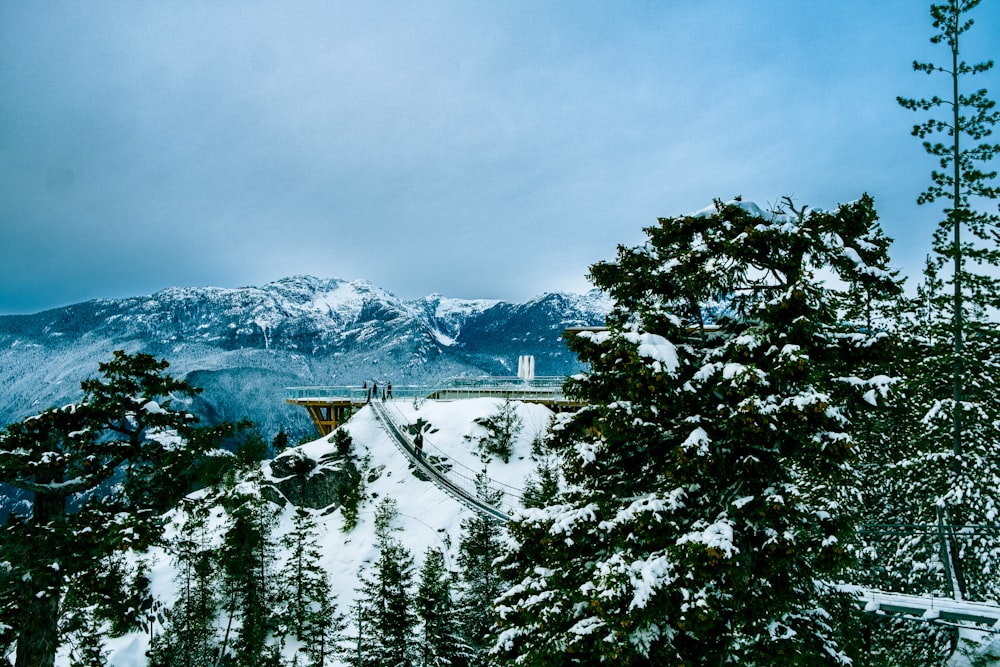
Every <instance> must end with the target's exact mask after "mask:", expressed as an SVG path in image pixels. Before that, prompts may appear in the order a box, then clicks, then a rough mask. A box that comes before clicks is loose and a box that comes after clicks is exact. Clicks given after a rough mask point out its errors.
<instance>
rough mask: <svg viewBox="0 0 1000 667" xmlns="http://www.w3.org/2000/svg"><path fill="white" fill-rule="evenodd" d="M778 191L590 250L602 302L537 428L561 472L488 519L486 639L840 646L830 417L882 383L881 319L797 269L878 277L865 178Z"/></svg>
mask: <svg viewBox="0 0 1000 667" xmlns="http://www.w3.org/2000/svg"><path fill="white" fill-rule="evenodd" d="M786 207H787V211H785V212H781V211H779V212H775V213H773V214H766V213H764V212H762V211H760V210H759V209H757V208H756V207H755V206H753V205H749V204H744V203H742V202H739V201H737V202H732V203H730V204H722V203H721V202H717V204H716V208H715V210H714V211H711V212H705V213H703V214H696V215H692V216H683V217H679V218H672V219H661V220H660V224H659V225H658V226H655V227H651V228H648V229H647V230H646V233H647V235H648V240H647V242H646V243H645V244H644V245H642V246H639V247H636V248H627V247H620V248H619V251H618V258H617V261H615V262H603V263H599V264H596V265H594V266H593V267H592V268H591V274H590V275H591V279H592V281H593V282H594V283H595V284H596V285H597V286H598V287H599V288H601V289H603V290H604V291H606V292H607V293H608V294H609V295H610V296H611V298H612V300H613V302H614V307H613V310H612V312H611V313H610V315H609V316H608V319H607V325H608V328H607V331H603V332H584V333H579V334H577V335H576V336H573V337H570V338H569V340H568V342H569V345H570V347H571V348H572V349H573V350H574V351H575V352H576V353H577V354H578V355H579V357H580V359H581V361H582V362H584V363H585V364H587V365H588V367H589V369H590V370H589V372H587V373H585V374H583V375H581V376H577V377H575V378H573V379H571V380H570V381H569V382H568V384H567V386H566V391H567V392H568V393H569V394H570V395H572V396H574V397H576V398H579V399H582V400H583V401H585V402H586V403H587V405H586V407H584V408H582V409H581V410H579V411H578V412H576V413H575V414H572V415H562V416H560V418H559V420H558V421H557V423H556V424H555V426H554V427H553V430H552V432H553V439H552V444H553V446H554V447H555V448H556V449H557V450H558V451H559V452H560V455H561V457H562V459H563V462H564V463H563V469H562V473H563V478H564V479H565V482H566V487H565V489H564V490H563V491H561V492H560V494H559V495H558V496H557V498H556V500H555V501H554V502H553V503H551V504H550V505H548V506H547V507H545V508H542V509H540V510H528V511H525V512H523V513H522V514H520V515H519V516H518V517H515V520H514V521H513V522H512V523H511V524H510V525H509V526H508V530H509V532H510V534H511V538H512V546H511V548H510V550H509V552H508V553H507V554H506V555H505V557H504V560H503V569H502V572H503V574H504V576H505V578H506V580H507V583H508V585H509V588H508V590H507V591H506V593H505V594H504V596H503V597H502V598H501V599H500V601H499V602H498V612H499V617H500V624H501V633H500V636H499V639H498V641H497V644H496V648H495V649H494V655H495V656H496V657H497V658H498V659H501V660H507V661H512V662H513V661H516V662H517V663H518V664H531V665H546V664H560V665H562V664H577V663H588V664H590V663H593V662H600V661H603V662H607V663H612V664H623V665H628V664H630V665H682V664H688V665H690V664H702V665H707V664H741V665H779V664H789V665H800V664H810V665H814V664H844V663H846V662H847V660H848V656H847V655H846V653H845V647H842V646H840V645H838V636H837V633H836V631H835V630H834V629H833V628H832V626H831V619H832V618H835V617H837V616H838V615H840V614H843V613H847V612H848V610H849V607H848V602H847V601H846V600H844V599H843V596H841V595H839V594H838V593H837V592H836V591H834V590H831V588H830V587H829V586H828V585H827V584H826V583H825V582H829V581H834V580H836V579H837V578H838V575H839V574H841V573H843V572H844V571H845V568H846V567H848V566H849V565H850V562H851V558H850V553H849V549H848V543H849V542H850V540H851V538H852V535H853V529H854V521H855V516H854V512H853V508H854V507H856V505H857V502H858V491H857V488H856V487H855V486H854V483H853V472H852V467H851V466H852V460H853V458H854V456H855V450H856V442H855V440H854V438H853V436H852V417H853V415H854V414H855V412H856V411H857V410H861V409H864V406H865V405H866V401H864V400H863V397H864V396H866V395H868V396H869V397H871V396H874V397H878V396H881V395H882V394H883V393H884V392H885V390H886V384H887V382H886V379H885V378H883V377H882V374H881V373H879V372H878V360H879V359H880V358H883V356H884V355H885V353H886V346H887V344H888V343H889V337H887V336H884V335H882V334H881V333H879V332H874V331H870V330H868V331H866V330H865V329H864V327H861V326H858V325H856V324H854V323H850V322H846V321H844V320H843V319H842V313H841V312H840V310H839V308H838V305H839V304H840V303H842V301H843V299H842V295H841V294H838V293H837V291H836V289H835V284H834V286H830V285H828V284H827V283H824V282H821V281H820V279H819V278H818V277H817V276H818V274H819V273H820V272H824V273H832V274H833V275H835V276H837V277H839V278H840V280H841V281H843V282H844V283H846V284H850V283H852V282H857V281H858V280H859V276H860V275H864V274H867V275H869V276H871V278H872V279H873V280H872V289H873V290H876V291H894V290H897V289H898V285H897V284H896V282H895V280H894V279H893V276H892V275H891V273H890V272H889V271H887V270H886V261H887V258H886V256H885V253H884V248H880V247H879V245H878V244H877V243H875V240H876V239H877V238H878V236H879V231H878V226H877V223H876V219H877V216H876V214H875V211H874V209H873V206H872V201H871V199H870V198H869V197H867V196H863V197H862V198H861V199H859V200H858V201H856V202H854V203H852V204H848V205H844V206H841V207H839V208H838V209H836V210H835V211H833V212H828V213H827V212H821V211H815V210H806V209H804V208H802V209H796V208H795V207H794V206H793V205H792V203H791V202H790V201H786ZM845 368H858V369H863V371H864V372H863V374H858V375H855V374H845V373H844V372H843V371H844V369H845Z"/></svg>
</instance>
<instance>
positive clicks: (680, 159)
mask: <svg viewBox="0 0 1000 667" xmlns="http://www.w3.org/2000/svg"><path fill="white" fill-rule="evenodd" d="M972 18H974V19H975V20H976V25H975V26H974V27H973V28H972V30H971V31H970V32H968V33H967V34H966V36H967V40H966V42H965V43H964V46H963V58H964V59H965V60H967V61H968V62H970V63H972V62H979V61H982V60H987V59H990V58H993V57H995V56H996V55H997V54H996V51H997V46H996V45H998V44H1000V2H997V1H996V0H984V2H983V4H982V6H980V7H979V8H977V9H976V10H975V11H974V13H973V14H972ZM932 34H933V29H932V26H931V20H930V14H929V3H928V2H923V1H921V0H879V1H878V2H871V0H839V1H838V2H821V1H819V0H752V1H751V0H742V1H741V0H684V1H680V0H674V1H669V0H658V1H657V0H616V1H611V0H607V1H603V2H596V1H595V2H591V1H589V0H572V1H570V0H552V1H542V0H503V1H502V2H501V1H486V0H456V1H454V2H452V1H447V0H440V1H430V0H414V1H410V2H392V1H386V2H381V1H372V2H340V1H328V2H303V1H290V2H282V3H275V2H265V1H258V2H252V1H251V2H236V1H229V0H213V1H210V2H203V1H199V2H193V1H187V0H176V1H169V2H167V1H155V0H150V1H147V2H126V1H124V0H119V1H115V2H110V1H103V0H93V1H90V2H85V3H84V2H61V1H59V0H51V1H47V2H0V314H12V313H29V312H37V311H40V310H44V309H47V308H53V307H59V306H64V305H69V304H72V303H77V302H81V301H85V300H89V299H93V298H105V297H107V298H118V297H127V296H138V295H143V294H150V293H153V292H156V291H157V290H160V289H163V288H165V287H171V286H217V287H240V286H247V285H263V284H266V283H268V282H271V281H273V280H277V279H280V278H282V277H286V276H291V275H297V274H309V275H315V276H319V277H323V278H333V277H336V278H342V279H346V280H355V279H364V280H369V281H371V282H373V283H375V284H376V285H378V286H379V287H382V288H385V289H387V290H389V291H390V292H392V293H394V294H396V295H397V296H400V297H402V298H419V297H421V296H425V295H428V294H443V295H445V296H449V297H455V298H474V299H504V300H509V301H525V300H528V299H530V298H533V297H534V296H537V295H540V294H543V293H546V292H551V291H560V290H567V291H586V290H587V289H589V288H590V284H589V283H588V281H587V277H586V276H587V271H588V267H589V266H590V265H591V264H593V263H594V262H597V261H601V260H610V259H613V258H614V256H615V252H616V248H617V246H618V244H625V245H637V244H639V243H641V242H642V241H643V240H644V238H645V235H644V233H643V228H644V227H646V226H649V225H652V224H655V223H656V220H657V218H659V217H669V216H674V215H681V214H685V213H689V212H692V211H696V210H699V209H702V208H704V207H705V206H707V205H709V204H710V203H711V202H712V200H713V199H715V198H721V199H723V200H728V199H731V198H732V197H734V196H737V195H739V196H742V197H743V199H744V200H751V201H756V202H758V203H759V204H761V205H762V206H766V205H768V204H774V203H777V202H778V201H779V200H780V199H781V198H782V197H783V196H791V197H793V198H794V199H795V201H796V202H797V203H798V204H807V205H810V206H814V207H819V208H832V207H835V206H836V205H837V204H838V203H842V202H847V201H852V200H854V199H857V198H858V197H859V196H860V195H861V194H862V193H865V192H867V193H868V194H870V195H871V196H872V197H874V200H875V205H876V208H877V209H878V211H879V214H880V217H881V222H882V224H883V226H884V228H885V230H886V233H887V234H888V235H889V236H890V237H893V238H895V239H896V243H895V245H894V247H893V251H892V255H893V261H894V263H895V264H896V265H897V266H898V267H900V268H901V269H902V270H903V272H904V274H907V275H911V276H914V278H911V281H910V282H911V283H912V282H914V281H915V279H916V276H917V275H918V274H919V270H920V267H921V266H922V264H923V258H924V257H925V255H926V254H927V252H928V250H929V247H930V237H931V233H932V230H933V228H934V225H935V224H936V222H937V220H939V219H940V218H941V217H942V214H941V212H940V207H937V206H936V205H928V206H918V205H917V204H916V198H917V196H918V195H919V193H920V192H921V191H922V190H923V189H924V188H925V187H926V186H927V185H928V184H929V174H930V171H931V169H932V168H933V167H934V161H933V158H931V157H930V156H928V155H927V154H926V153H924V151H923V149H922V147H921V146H920V142H919V140H917V139H916V138H914V137H912V136H910V129H911V127H912V125H913V124H914V123H915V122H917V121H918V120H919V117H918V115H917V114H914V113H913V112H910V111H906V110H905V109H902V108H901V107H899V105H898V104H897V103H896V96H897V95H903V96H907V97H930V96H932V95H935V94H939V95H942V96H943V95H945V94H947V92H948V90H949V88H948V85H949V82H948V80H947V77H946V76H944V75H936V76H928V75H925V74H922V73H916V72H914V71H913V69H912V62H913V61H914V60H915V59H917V60H923V61H931V62H935V63H941V64H944V63H946V62H947V60H946V57H947V56H948V54H947V52H946V49H945V47H943V46H934V45H932V44H931V43H930V41H929V38H930V37H931V35H932ZM973 83H974V84H975V85H976V87H977V88H979V87H985V88H987V89H989V91H990V93H991V97H992V98H993V99H998V98H1000V74H998V72H997V71H996V70H994V71H991V72H989V73H987V74H986V75H982V76H979V77H976V78H975V80H974V81H973Z"/></svg>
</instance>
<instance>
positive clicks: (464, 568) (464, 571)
mask: <svg viewBox="0 0 1000 667" xmlns="http://www.w3.org/2000/svg"><path fill="white" fill-rule="evenodd" d="M488 482H489V478H488V477H487V476H486V472H485V471H482V472H480V473H479V474H477V475H476V496H477V497H478V498H479V499H480V500H482V501H483V502H485V503H486V504H487V505H490V506H492V507H496V506H497V505H498V504H499V503H500V500H501V498H502V496H503V492H502V491H499V490H496V489H492V488H490V486H489V483H488ZM502 540H503V527H502V526H501V525H500V524H498V523H497V522H496V520H494V519H492V518H491V517H487V516H485V515H483V514H473V515H472V516H471V517H469V518H467V519H465V520H463V521H462V539H461V541H460V542H459V548H458V566H459V572H460V578H461V589H460V590H461V597H460V602H459V617H460V620H461V624H462V634H463V636H464V637H465V641H466V642H467V643H468V646H469V650H470V651H471V653H472V659H471V662H472V664H482V663H483V662H485V658H486V654H487V652H488V650H489V648H490V646H492V644H493V638H494V634H495V632H496V624H497V621H496V612H495V611H494V609H493V605H494V602H495V601H496V599H497V598H498V597H499V596H500V593H501V592H502V591H503V580H502V579H501V578H500V575H499V573H498V572H497V568H496V565H495V564H494V561H495V560H496V559H497V558H498V557H500V555H501V554H502V553H503V546H502Z"/></svg>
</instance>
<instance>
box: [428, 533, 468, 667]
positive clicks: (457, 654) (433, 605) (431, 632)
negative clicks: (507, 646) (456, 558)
mask: <svg viewBox="0 0 1000 667" xmlns="http://www.w3.org/2000/svg"><path fill="white" fill-rule="evenodd" d="M416 609H417V616H418V617H419V619H420V640H419V644H420V664H421V665H423V666H424V667H460V666H461V665H465V664H468V662H467V661H468V658H469V650H468V647H467V646H466V645H465V642H464V641H463V640H462V637H461V627H460V624H459V621H458V614H457V613H456V610H455V595H454V576H453V575H452V573H451V572H449V571H448V568H447V567H445V562H444V553H443V552H442V551H441V550H440V549H435V548H429V549H427V551H426V552H425V553H424V564H423V566H422V567H421V568H420V583H419V584H418V586H417V597H416Z"/></svg>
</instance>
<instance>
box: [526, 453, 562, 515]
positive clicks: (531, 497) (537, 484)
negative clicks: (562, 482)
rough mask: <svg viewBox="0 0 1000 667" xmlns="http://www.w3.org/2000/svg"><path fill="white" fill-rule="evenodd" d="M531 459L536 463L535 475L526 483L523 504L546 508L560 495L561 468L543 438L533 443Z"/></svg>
mask: <svg viewBox="0 0 1000 667" xmlns="http://www.w3.org/2000/svg"><path fill="white" fill-rule="evenodd" d="M531 459H532V461H534V462H535V474H534V475H533V476H531V477H529V478H528V479H527V480H526V481H525V483H524V491H523V492H522V493H521V504H522V505H524V506H525V507H545V506H546V505H548V504H550V503H551V502H552V501H553V500H555V498H556V495H557V494H558V493H559V466H558V463H557V460H556V457H555V456H554V454H553V452H551V451H549V449H548V446H547V445H546V443H545V440H544V438H543V437H541V436H538V437H536V438H535V439H534V440H533V441H532V443H531Z"/></svg>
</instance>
